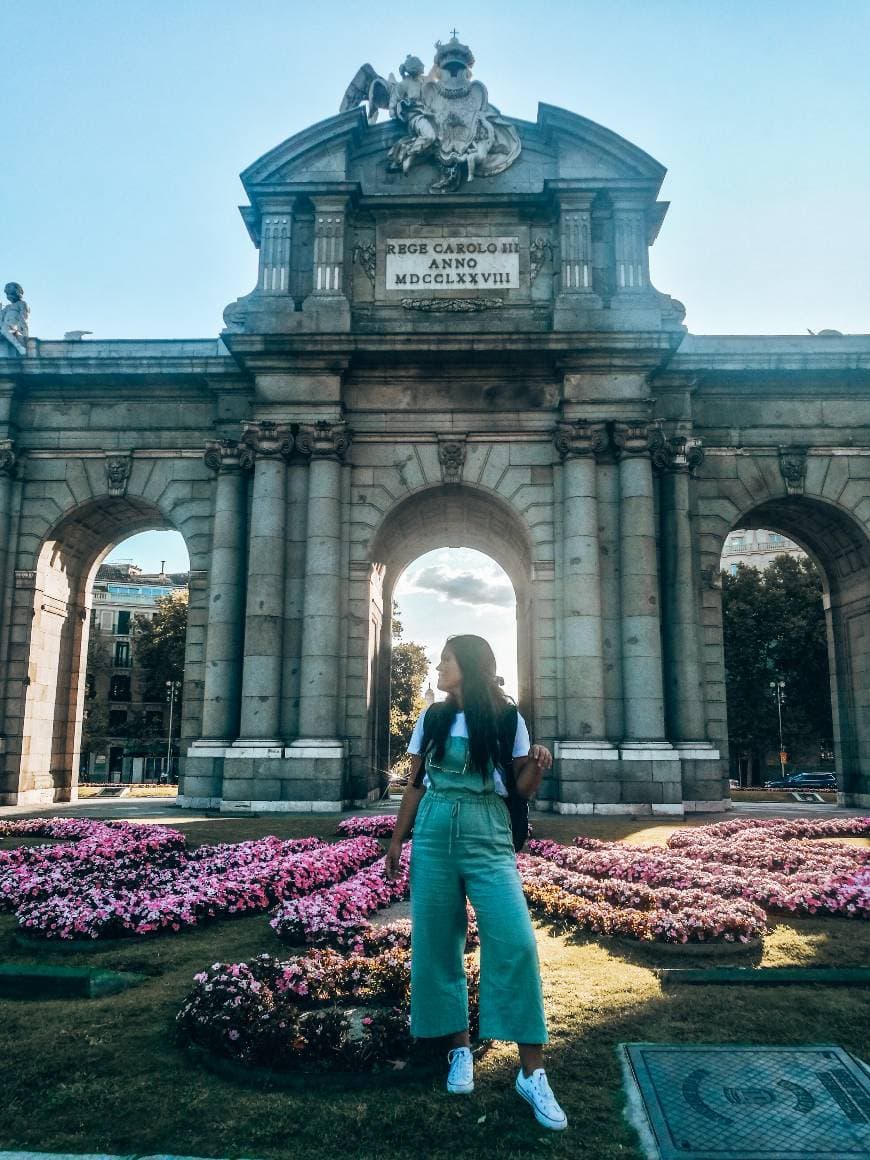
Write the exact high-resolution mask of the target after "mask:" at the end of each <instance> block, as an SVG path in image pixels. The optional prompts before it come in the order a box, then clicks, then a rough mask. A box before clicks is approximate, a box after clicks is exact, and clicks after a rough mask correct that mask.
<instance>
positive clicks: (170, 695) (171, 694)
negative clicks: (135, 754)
mask: <svg viewBox="0 0 870 1160" xmlns="http://www.w3.org/2000/svg"><path fill="white" fill-rule="evenodd" d="M180 691H181V681H167V682H166V700H167V701H168V702H169V737H168V738H167V741H166V781H167V783H168V782H169V781H170V780H171V778H172V772H171V771H172V710H173V709H174V708H175V698H176V697H177V696H178V694H179V692H180Z"/></svg>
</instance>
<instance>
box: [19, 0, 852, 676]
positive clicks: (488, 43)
mask: <svg viewBox="0 0 870 1160" xmlns="http://www.w3.org/2000/svg"><path fill="white" fill-rule="evenodd" d="M424 7H426V8H427V12H426V14H423V15H421V13H422V10H423V8H424ZM436 9H437V11H435V10H436ZM433 12H434V14H433ZM454 23H455V24H456V27H457V28H458V31H459V34H460V37H461V38H462V39H463V40H464V41H465V42H466V43H468V44H470V45H471V47H472V49H473V51H474V53H475V56H476V57H477V65H476V68H475V75H476V76H477V77H478V78H479V79H480V80H482V81H483V82H484V83H485V84H486V85H487V86H488V88H489V92H490V98H491V100H492V101H493V103H494V104H496V105H497V106H499V107H500V108H501V110H502V111H503V112H504V113H506V114H508V115H510V116H516V117H520V118H524V119H528V120H534V118H535V115H536V107H537V103H538V101H545V102H548V103H550V104H555V105H561V106H564V107H565V108H568V109H571V110H574V111H575V112H578V113H581V114H583V115H584V116H586V117H589V118H591V119H592V120H594V121H598V122H600V123H601V124H603V125H606V126H607V127H608V128H610V129H613V130H614V131H616V132H618V133H620V134H622V135H623V136H624V137H626V138H628V139H629V140H630V141H632V142H634V143H635V144H636V145H638V146H640V147H641V148H642V149H645V150H646V151H647V152H648V153H650V154H652V156H653V157H655V158H656V159H657V160H658V161H660V162H661V163H662V164H663V165H666V166H667V167H668V170H669V173H668V177H667V179H666V181H665V186H664V189H663V191H662V196H663V197H664V198H666V199H668V200H670V202H671V210H670V212H669V214H668V217H667V219H666V221H665V224H664V227H663V229H662V232H661V235H660V237H659V239H658V241H657V243H656V245H655V247H654V249H653V251H652V272H653V280H654V282H655V283H656V285H657V286H658V287H659V289H661V290H664V291H667V292H668V293H671V294H673V295H675V296H676V297H677V298H680V299H681V300H682V301H683V302H685V304H686V306H687V308H688V316H687V320H686V321H687V323H688V325H689V327H690V329H691V330H693V331H694V332H696V333H755V334H759V333H761V334H764V333H771V334H772V333H797V334H801V333H804V332H805V329H806V328H807V327H810V328H812V329H813V330H816V329H820V328H822V327H836V328H837V329H840V330H843V331H847V332H859V333H867V332H870V277H868V271H870V214H868V212H867V205H868V200H870V197H868V195H870V148H868V140H870V129H868V126H870V84H868V80H867V55H868V44H870V3H868V0H828V2H827V3H820V2H819V0H611V2H610V3H605V4H601V3H596V4H584V3H579V2H570V0H538V2H536V3H535V4H528V3H527V2H519V0H501V2H498V3H495V2H485V3H464V4H461V5H458V6H457V7H456V8H454V9H452V10H451V9H450V7H449V6H444V5H437V6H435V5H431V6H423V5H407V6H406V7H405V8H404V9H403V8H402V7H401V6H398V5H390V6H385V5H377V6H375V5H371V4H362V3H351V2H349V0H334V2H333V3H331V4H328V5H321V6H317V5H314V4H311V3H305V4H300V3H296V2H294V0H244V2H241V0H26V2H24V3H17V4H11V3H10V4H7V5H6V7H5V9H4V20H3V32H2V40H0V75H2V77H3V90H4V115H3V117H2V122H0V157H2V168H0V220H2V222H3V235H2V242H3V244H2V249H0V284H2V282H5V281H9V280H15V281H18V282H21V283H22V284H23V286H24V288H25V292H26V296H27V299H28V301H29V303H30V306H31V310H32V315H31V333H33V334H34V335H36V336H38V337H43V338H57V337H60V336H61V335H62V334H63V332H64V331H65V330H72V329H88V330H92V331H94V336H95V337H98V338H140V337H141V338H176V337H210V336H214V335H216V334H217V333H218V331H219V330H220V328H221V325H222V322H221V312H222V310H223V307H224V306H225V305H226V304H227V303H228V302H230V301H232V300H233V299H235V298H236V297H238V296H239V295H240V294H244V293H247V291H248V290H250V289H251V287H252V286H253V284H254V281H255V277H256V253H255V251H254V249H253V247H252V246H251V243H250V241H249V239H248V237H247V234H246V232H245V229H244V227H243V225H242V222H241V219H240V218H239V215H238V211H237V208H236V207H237V206H238V204H239V203H240V202H242V201H243V200H244V194H243V191H242V188H241V184H240V182H239V180H238V176H237V175H238V173H239V172H240V171H241V170H242V169H244V168H245V167H246V166H248V165H249V164H250V163H251V162H253V161H254V160H256V159H257V158H258V157H259V156H261V155H262V154H263V153H265V152H266V151H267V150H269V149H271V148H273V147H274V146H275V145H277V144H278V143H279V142H280V141H282V140H284V139H285V138H287V137H289V136H291V135H292V134H293V133H296V132H298V131H299V130H301V129H303V128H305V127H306V126H308V125H310V124H311V123H313V122H315V121H318V120H320V119H322V118H324V117H328V116H330V115H332V114H333V113H335V112H336V111H337V110H338V106H339V103H340V100H341V97H342V94H343V93H344V90H345V87H346V86H347V83H348V82H349V81H350V79H351V77H352V76H353V75H354V73H355V72H356V69H357V68H358V66H359V65H360V64H361V63H363V61H370V62H371V63H372V64H373V65H374V66H375V67H376V68H377V69H378V71H380V72H382V73H384V74H386V73H387V72H389V71H391V70H394V71H395V70H396V69H397V66H398V64H399V62H400V61H401V60H403V59H404V57H405V55H406V54H407V53H409V52H413V53H416V54H417V55H419V56H421V57H422V58H423V60H424V61H426V62H427V63H428V62H429V61H431V58H432V53H433V44H434V41H435V40H436V39H442V40H446V39H447V38H448V37H449V34H450V30H451V28H452V27H453V25H454ZM113 555H115V556H122V557H127V558H133V559H135V560H137V562H139V563H140V564H142V565H143V567H145V568H146V569H147V570H152V569H157V568H159V566H160V560H161V559H162V558H167V561H168V562H167V568H169V569H170V570H177V569H182V568H185V567H186V566H187V556H186V552H185V550H184V547H183V543H182V542H181V539H180V537H178V536H177V534H175V535H173V538H172V539H168V538H167V534H164V533H148V534H147V535H146V536H143V537H140V538H137V539H136V540H135V541H127V542H126V543H125V544H123V545H120V546H119V549H118V551H117V552H116V553H114V554H113ZM439 561H440V563H439V566H441V567H442V569H444V570H446V571H447V572H449V570H450V569H451V568H453V569H454V570H455V569H459V571H462V569H463V568H465V567H466V566H473V557H472V556H468V557H467V559H465V562H464V563H463V562H462V561H461V560H459V557H457V556H456V555H452V554H450V553H447V552H444V553H442V554H440V555H439ZM421 566H422V565H419V564H418V565H414V566H413V568H412V570H411V572H412V574H413V573H414V572H416V571H417V570H418V567H421ZM480 575H481V577H482V581H481V582H484V581H485V579H486V576H485V575H484V573H483V572H481V573H480ZM409 584H411V586H413V583H412V580H410V581H409ZM433 601H434V602H435V604H434V605H433V603H432V602H433ZM440 601H441V597H440V596H438V595H435V594H433V593H430V594H429V596H428V597H426V596H425V595H423V594H422V593H420V592H417V593H416V595H413V596H406V597H403V606H404V605H405V604H407V609H406V615H405V620H406V627H407V629H408V631H407V633H406V635H407V636H408V637H410V638H411V639H423V637H422V635H421V634H423V632H424V628H425V624H426V618H427V617H429V619H430V620H431V616H432V611H431V610H432V608H433V607H434V608H435V609H436V610H437V606H438V603H439V602H440ZM418 604H420V605H421V609H420V610H418V609H417V605H418ZM423 604H425V605H426V607H427V608H428V609H429V611H428V612H426V610H425V609H424V608H423V607H422V605H423ZM452 609H453V611H451V614H450V618H449V619H450V624H451V631H456V630H457V629H456V627H455V625H456V623H458V622H457V621H456V618H455V616H454V612H456V611H457V610H459V611H460V612H462V607H461V606H460V605H453V606H452ZM465 611H466V612H468V615H469V616H470V617H472V621H473V623H476V624H477V625H478V629H477V631H481V632H482V633H483V635H486V634H487V633H488V632H491V634H492V635H493V636H499V634H502V635H501V638H500V639H501V640H502V641H503V643H502V644H501V645H499V646H498V647H500V648H502V649H504V650H506V652H507V653H509V652H510V645H509V639H511V634H512V631H513V615H514V614H513V611H512V610H511V609H507V608H498V607H496V608H490V609H489V611H481V609H480V607H477V608H473V609H471V611H468V609H466V610H465ZM464 614H465V613H464V612H463V615H464ZM487 617H494V618H495V620H494V621H493V622H492V628H491V629H490V628H489V627H486V623H488V622H486V618H487ZM418 618H419V628H418V625H417V622H418ZM481 618H483V619H481ZM472 621H470V622H469V625H468V626H467V630H468V631H474V629H473V627H472ZM496 621H497V623H496ZM508 629H510V632H508ZM503 634H507V635H503ZM426 640H427V644H429V643H430V642H429V641H428V638H426ZM493 643H496V644H497V645H498V642H497V641H496V640H495V639H494V641H493ZM435 647H436V645H435V642H434V639H433V642H432V643H431V648H432V649H433V650H434V649H435ZM506 666H507V658H506V660H505V667H506ZM506 675H507V674H506Z"/></svg>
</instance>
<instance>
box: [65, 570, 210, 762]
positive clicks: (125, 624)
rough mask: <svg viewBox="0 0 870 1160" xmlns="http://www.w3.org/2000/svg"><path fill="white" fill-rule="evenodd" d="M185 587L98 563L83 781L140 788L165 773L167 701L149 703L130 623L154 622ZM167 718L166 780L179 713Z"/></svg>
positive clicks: (180, 576) (178, 579) (183, 581)
mask: <svg viewBox="0 0 870 1160" xmlns="http://www.w3.org/2000/svg"><path fill="white" fill-rule="evenodd" d="M187 581H188V575H187V573H186V572H183V573H172V574H166V573H152V574H148V573H144V572H142V571H141V569H139V568H138V567H137V566H136V565H135V564H103V565H101V567H100V569H99V571H98V572H97V577H96V580H95V581H94V591H93V611H92V613H91V636H90V647H89V650H88V668H87V684H86V689H85V733H84V736H83V740H82V755H81V765H80V776H81V777H82V778H83V779H88V780H91V781H102V780H106V781H119V782H142V781H158V780H160V778H161V777H162V776H163V775H165V774H166V772H167V771H166V763H167V751H168V749H169V701H168V699H167V698H166V697H163V698H161V699H159V700H153V699H149V696H148V695H149V690H148V688H147V682H146V679H145V673H144V672H143V671H142V668H141V666H137V663H136V648H135V641H134V633H135V618H136V617H137V616H146V617H148V618H149V619H153V617H154V614H155V612H156V610H157V601H158V600H159V599H161V598H162V597H165V596H173V595H176V594H179V593H184V594H185V595H186V594H187ZM151 693H152V696H153V690H151ZM177 707H178V706H177V702H176V704H175V705H174V708H175V709H177ZM173 717H174V722H173V731H172V732H173V739H172V763H171V765H172V768H171V769H170V771H169V774H170V776H173V775H177V761H178V752H177V736H178V723H179V718H180V714H178V713H177V712H174V713H173Z"/></svg>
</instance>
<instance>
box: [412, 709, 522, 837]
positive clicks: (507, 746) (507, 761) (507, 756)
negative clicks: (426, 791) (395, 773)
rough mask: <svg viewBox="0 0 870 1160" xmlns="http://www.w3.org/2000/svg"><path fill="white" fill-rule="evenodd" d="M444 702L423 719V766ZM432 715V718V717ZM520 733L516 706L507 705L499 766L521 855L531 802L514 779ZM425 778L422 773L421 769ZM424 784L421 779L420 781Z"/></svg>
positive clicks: (500, 730) (500, 736)
mask: <svg viewBox="0 0 870 1160" xmlns="http://www.w3.org/2000/svg"><path fill="white" fill-rule="evenodd" d="M442 703H443V702H438V703H436V704H434V705H430V706H429V708H428V709H427V710H426V715H425V717H424V718H423V744H422V746H421V752H422V754H423V764H424V766H425V755H426V753H427V752H428V750H429V747H430V746H431V744H432V731H433V728H434V720H435V717H434V713H433V710H435V712H436V713H437V712H440V705H441V704H442ZM430 714H432V716H430ZM516 733H517V707H516V705H508V706H507V708H506V709H505V711H504V713H502V715H501V719H500V720H499V723H498V751H499V754H500V758H499V766H500V768H501V771H502V773H503V774H504V781H505V788H506V789H507V791H508V796H507V807H508V813H509V814H510V817H511V837H512V838H513V843H514V850H516V851H517V853H519V851H520V850H522V848H523V846H524V845H525V844H526V839H527V838H528V836H529V799H528V798H524V797H523V796H522V794H521V793H520V792H519V791H518V790H517V783H516V779H515V777H514V756H513V754H514V738H515V737H516ZM421 775H422V769H421ZM420 781H421V782H422V776H421V777H420Z"/></svg>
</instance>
